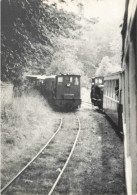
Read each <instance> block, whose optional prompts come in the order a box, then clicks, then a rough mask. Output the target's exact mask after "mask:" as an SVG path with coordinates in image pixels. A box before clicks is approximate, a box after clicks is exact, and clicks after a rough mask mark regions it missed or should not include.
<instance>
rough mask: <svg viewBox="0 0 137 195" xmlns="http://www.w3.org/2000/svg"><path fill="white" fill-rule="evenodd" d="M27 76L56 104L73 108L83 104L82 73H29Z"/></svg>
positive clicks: (34, 85) (69, 108)
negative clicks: (47, 74)
mask: <svg viewBox="0 0 137 195" xmlns="http://www.w3.org/2000/svg"><path fill="white" fill-rule="evenodd" d="M26 78H27V80H28V81H29V83H30V84H31V85H32V86H33V87H34V88H36V89H37V90H39V91H40V93H41V94H42V95H43V96H45V97H46V98H47V100H48V101H49V103H51V104H52V105H54V106H57V107H59V108H65V109H67V110H72V109H75V108H78V106H80V104H81V98H80V75H69V74H59V75H51V76H45V75H27V76H26Z"/></svg>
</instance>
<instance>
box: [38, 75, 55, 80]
mask: <svg viewBox="0 0 137 195" xmlns="http://www.w3.org/2000/svg"><path fill="white" fill-rule="evenodd" d="M55 77H56V75H50V76H47V75H38V76H37V79H42V80H43V79H48V78H50V79H55Z"/></svg>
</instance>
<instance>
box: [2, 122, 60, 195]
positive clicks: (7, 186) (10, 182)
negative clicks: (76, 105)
mask: <svg viewBox="0 0 137 195" xmlns="http://www.w3.org/2000/svg"><path fill="white" fill-rule="evenodd" d="M61 126H62V118H61V120H60V124H59V127H58V129H57V131H56V132H55V133H54V134H53V135H52V137H51V138H50V139H49V140H48V142H47V143H46V144H45V145H44V146H43V148H42V149H41V150H40V151H39V152H38V153H37V154H36V155H35V156H34V157H33V158H32V160H31V161H29V162H28V164H27V165H26V166H25V167H24V168H23V169H21V171H19V172H18V173H17V174H16V175H15V176H14V177H13V178H12V179H11V180H10V181H9V182H8V183H7V184H6V185H5V186H4V187H3V188H2V189H1V191H0V194H2V193H3V192H5V191H6V190H7V189H8V188H9V187H10V185H12V183H13V182H15V180H16V179H17V178H18V177H19V176H21V174H22V173H23V172H24V171H25V170H26V169H27V168H28V167H29V166H30V165H31V164H32V163H33V162H34V161H35V160H36V158H38V156H39V155H40V154H41V153H42V151H43V150H44V149H45V148H46V147H47V146H48V145H49V143H50V142H51V140H52V139H53V138H54V137H55V135H56V134H57V133H58V132H59V130H60V129H61Z"/></svg>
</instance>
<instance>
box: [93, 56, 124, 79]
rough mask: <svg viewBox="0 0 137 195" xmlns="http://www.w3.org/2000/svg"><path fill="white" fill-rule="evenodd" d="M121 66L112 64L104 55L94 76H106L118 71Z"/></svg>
mask: <svg viewBox="0 0 137 195" xmlns="http://www.w3.org/2000/svg"><path fill="white" fill-rule="evenodd" d="M120 70H121V68H120V67H119V66H118V65H117V66H116V65H115V66H114V65H113V64H112V62H111V60H110V59H109V57H108V56H105V57H104V58H103V59H102V61H101V63H100V64H99V67H98V69H97V70H96V73H95V76H106V75H107V74H111V73H114V72H118V71H120Z"/></svg>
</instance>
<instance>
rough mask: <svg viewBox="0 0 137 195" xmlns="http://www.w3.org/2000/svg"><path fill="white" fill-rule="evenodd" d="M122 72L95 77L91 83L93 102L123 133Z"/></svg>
mask: <svg viewBox="0 0 137 195" xmlns="http://www.w3.org/2000/svg"><path fill="white" fill-rule="evenodd" d="M121 78H122V72H121V71H119V72H116V73H113V74H109V75H108V76H105V77H102V76H100V77H99V76H98V77H93V78H92V85H91V102H92V104H93V105H94V106H97V107H98V108H99V110H102V111H103V112H105V113H106V114H107V116H109V118H110V119H111V120H112V121H113V123H114V124H115V125H116V126H117V127H118V128H119V130H120V133H121V134H123V127H122V99H121V98H122V96H121V92H122V86H121Z"/></svg>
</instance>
